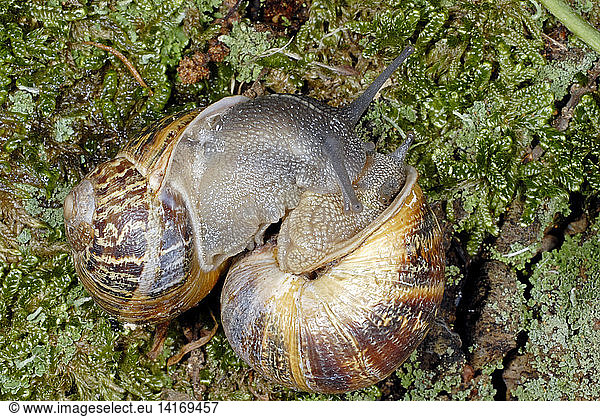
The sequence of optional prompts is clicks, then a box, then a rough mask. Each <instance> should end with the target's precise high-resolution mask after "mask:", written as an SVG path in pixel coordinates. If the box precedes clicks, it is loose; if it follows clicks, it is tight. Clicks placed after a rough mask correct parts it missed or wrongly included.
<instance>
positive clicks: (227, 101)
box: [64, 49, 411, 323]
mask: <svg viewBox="0 0 600 417" xmlns="http://www.w3.org/2000/svg"><path fill="white" fill-rule="evenodd" d="M410 52H411V50H410V49H407V50H406V51H405V52H403V54H402V55H401V56H399V57H398V58H397V59H396V60H394V62H393V63H392V64H391V65H390V66H389V67H388V68H386V69H385V70H384V71H383V73H382V74H380V75H379V77H377V79H376V80H375V81H374V82H373V83H372V84H371V85H370V86H369V87H368V88H367V90H365V92H364V93H363V94H362V95H361V96H360V97H359V98H357V99H356V100H355V101H354V102H352V103H351V104H349V105H348V106H345V107H342V108H333V107H330V106H327V105H325V104H323V103H320V102H318V101H317V100H314V99H310V98H307V97H301V96H292V95H277V94H274V95H270V96H265V97H259V98H257V99H255V100H249V99H247V98H245V97H242V96H233V97H226V98H224V99H222V100H220V101H218V102H216V103H214V104H212V105H210V106H208V107H207V108H205V109H203V110H202V111H192V112H189V113H185V114H179V115H175V116H171V117H167V118H165V119H163V120H161V121H159V122H158V123H156V124H155V125H152V126H150V127H149V128H147V129H145V130H144V131H143V132H142V133H141V134H140V135H139V136H138V137H135V138H133V139H132V140H131V141H130V142H129V143H128V144H127V145H126V146H125V148H124V149H123V150H122V151H121V152H119V154H118V155H117V157H116V158H115V159H114V160H112V161H108V162H105V163H103V164H100V165H99V166H97V167H96V168H95V169H94V170H93V171H92V172H91V173H89V174H88V175H87V176H86V177H85V178H84V179H83V180H82V181H81V183H80V184H78V185H77V186H76V187H74V189H73V190H72V191H71V193H69V195H68V196H67V197H66V199H65V203H64V217H65V229H66V232H67V238H68V240H69V242H70V243H71V246H72V252H73V259H74V263H75V268H76V270H77V272H78V275H79V277H80V278H81V281H82V283H83V285H84V286H85V287H86V288H87V289H88V291H89V292H90V294H91V295H92V297H93V298H94V299H95V300H96V301H97V303H98V304H99V305H100V306H101V307H102V308H104V309H105V310H107V311H108V312H109V313H110V314H112V315H114V316H116V317H117V318H119V319H121V320H124V321H129V322H134V323H143V322H161V321H167V320H169V319H171V318H173V317H175V316H177V315H178V314H180V313H181V312H182V311H184V310H185V309H188V308H190V307H191V306H193V305H194V304H196V303H197V302H198V301H200V299H202V298H203V297H204V296H205V295H206V294H207V293H208V292H209V291H210V289H211V288H212V286H213V285H214V283H215V282H216V280H217V278H218V274H219V271H220V270H222V269H223V268H224V267H225V263H226V262H227V260H228V259H229V258H231V257H232V256H234V255H237V254H238V253H240V252H242V251H244V250H246V249H248V248H252V247H253V246H254V245H255V244H257V243H261V242H262V239H263V235H264V232H265V230H266V229H267V228H268V226H269V225H271V224H273V223H276V222H278V221H279V220H280V219H281V218H282V217H283V216H284V215H285V213H286V212H288V211H290V210H293V209H294V208H295V206H296V205H297V204H298V203H299V201H300V196H301V195H302V193H303V192H305V191H312V192H317V193H339V194H340V195H341V198H342V200H343V203H344V212H348V213H350V212H353V213H361V212H362V211H363V210H362V208H363V207H362V204H361V203H360V202H359V201H358V199H357V197H356V192H355V189H354V186H353V184H352V182H353V181H354V180H355V179H356V177H357V176H358V175H359V173H360V172H361V171H362V169H363V167H364V165H365V161H366V159H367V153H368V152H370V151H371V150H370V146H369V145H367V144H365V143H363V142H361V141H360V140H359V139H358V138H357V137H356V136H355V134H354V133H353V128H354V125H355V124H356V122H357V120H358V119H359V118H360V116H361V115H362V113H363V112H364V110H365V109H366V107H367V106H368V104H369V103H370V101H371V100H372V99H373V97H374V96H375V94H376V93H377V91H378V90H379V89H380V87H381V86H382V85H383V83H384V82H385V81H386V80H387V78H389V76H390V75H391V73H392V72H393V71H394V70H395V69H396V68H397V67H398V66H399V65H400V64H401V63H402V62H403V60H404V59H405V58H406V57H407V56H408V54H410Z"/></svg>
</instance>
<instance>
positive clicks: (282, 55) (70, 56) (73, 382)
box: [0, 0, 600, 400]
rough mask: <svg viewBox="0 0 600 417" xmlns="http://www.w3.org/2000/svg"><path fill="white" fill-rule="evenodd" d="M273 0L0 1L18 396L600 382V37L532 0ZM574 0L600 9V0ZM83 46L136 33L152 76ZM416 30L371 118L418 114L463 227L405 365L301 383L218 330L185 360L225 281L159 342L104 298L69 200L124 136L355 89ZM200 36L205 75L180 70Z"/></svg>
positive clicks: (8, 291) (0, 231)
mask: <svg viewBox="0 0 600 417" xmlns="http://www.w3.org/2000/svg"><path fill="white" fill-rule="evenodd" d="M256 3H257V2H252V4H251V5H248V4H246V3H245V2H242V3H241V6H240V8H239V9H238V10H237V11H232V12H230V10H231V7H232V6H233V4H235V2H233V1H226V2H221V1H217V0H177V1H164V0H145V1H136V2H133V1H129V0H109V1H88V2H83V1H80V0H67V1H57V0H33V1H30V2H23V1H20V0H0V325H1V330H0V335H1V337H0V398H1V399H5V400H6V399H158V398H169V399H246V400H249V399H266V398H270V399H334V398H341V399H351V400H359V399H367V400H369V399H378V398H381V399H504V398H509V399H528V400H529V399H598V398H600V392H599V390H598V387H597V384H596V383H595V381H598V380H599V379H600V356H599V353H598V352H599V351H598V349H597V346H598V345H599V344H600V315H599V313H598V312H599V311H600V309H599V308H598V307H599V300H600V269H599V266H598V265H599V262H598V260H599V259H600V244H599V242H600V235H599V234H598V232H599V228H600V220H599V218H598V213H599V211H600V209H599V208H600V204H599V201H600V200H599V195H598V190H599V189H600V168H599V162H600V161H599V157H600V96H599V95H598V93H597V91H596V77H597V76H598V74H599V73H600V67H599V65H598V64H597V61H598V58H599V57H598V55H597V54H595V53H594V52H592V51H591V50H590V49H589V48H587V47H586V45H585V44H584V43H583V42H581V41H580V40H579V39H577V38H574V37H572V36H570V35H569V33H568V32H567V31H566V30H565V29H564V27H563V26H562V25H561V24H560V23H559V22H557V21H556V20H555V19H554V18H552V17H551V16H550V15H548V14H547V13H546V12H545V11H544V10H543V9H542V8H541V7H539V6H538V5H537V3H536V2H532V1H517V0H503V1H491V0H480V1H475V2H452V1H449V0H413V1H395V0H392V1H385V2H383V1H364V0H363V1H360V2H359V1H354V0H347V1H335V2H331V1H324V0H314V1H312V2H286V5H287V8H285V7H283V6H281V4H279V3H278V2H273V1H268V0H267V1H263V2H261V3H260V7H258V8H257V7H256ZM571 3H572V5H573V6H574V7H576V8H578V10H579V11H580V12H582V13H583V16H584V17H585V18H586V19H587V20H588V21H589V22H590V23H592V24H593V25H596V27H599V21H600V6H598V5H596V3H595V2H589V1H588V2H586V1H572V2H571ZM86 41H93V42H99V43H103V44H105V45H109V46H112V47H113V48H115V49H116V50H119V51H120V52H122V53H123V54H124V55H125V56H126V57H127V58H128V59H129V60H130V61H131V63H132V64H133V66H135V67H136V68H137V70H138V71H139V72H140V75H141V77H142V78H143V79H144V80H145V81H146V82H147V83H148V85H149V89H147V88H143V87H141V86H140V85H139V83H138V82H137V81H136V80H135V78H134V77H133V76H132V74H131V72H130V71H129V70H128V69H127V68H126V67H125V65H124V64H123V63H122V62H121V61H120V60H119V59H117V58H116V57H115V56H113V55H112V54H110V53H107V52H105V51H103V50H101V49H99V48H97V47H94V46H92V45H88V44H85V43H84V42H86ZM219 42H221V43H219ZM407 43H412V44H413V45H415V48H416V52H415V53H414V54H413V55H412V56H411V57H410V58H409V60H408V62H407V64H406V65H405V66H404V67H403V68H402V69H400V70H399V71H398V72H397V74H396V75H395V76H394V80H393V81H394V82H393V83H392V84H391V86H389V87H388V88H386V89H385V90H384V91H383V93H382V97H381V99H380V100H378V101H376V102H375V103H374V104H373V105H372V106H371V108H370V110H369V111H368V113H367V115H366V116H365V117H364V118H363V120H362V121H361V123H360V124H359V127H358V132H359V134H361V135H362V136H364V137H365V138H366V139H368V140H375V141H376V144H377V147H378V149H380V150H381V151H389V150H392V149H394V148H395V147H396V146H397V145H398V144H399V143H401V142H402V141H403V136H404V135H405V132H407V131H410V130H412V131H415V133H416V135H417V139H416V141H415V143H414V145H413V146H412V149H411V151H410V154H409V162H410V163H411V164H412V165H414V166H416V167H417V169H418V170H419V172H420V174H421V178H420V182H421V184H422V186H423V187H424V188H425V190H426V191H427V194H428V198H429V200H430V202H431V203H432V206H433V208H434V210H435V211H436V213H437V214H438V217H439V218H440V221H441V223H442V225H443V227H444V236H445V238H444V239H445V244H446V248H447V254H448V269H447V277H448V281H447V282H448V285H447V291H446V295H445V299H444V302H443V306H442V311H441V313H440V315H439V318H438V320H437V321H436V324H435V326H434V328H433V329H432V331H431V332H430V334H429V336H428V337H427V339H426V340H425V342H424V343H423V344H422V345H421V346H420V347H419V349H418V350H417V351H416V352H415V353H414V354H413V355H412V356H411V358H410V359H409V360H408V361H407V362H406V363H405V364H404V365H402V367H401V368H400V369H399V370H398V371H397V372H396V373H395V374H394V375H392V376H391V377H390V378H388V379H387V380H385V381H383V382H381V383H380V384H378V385H377V386H375V387H371V388H368V389H365V390H362V391H359V392H355V393H349V394H346V395H342V396H322V395H308V394H302V393H296V392H293V391H290V390H287V389H284V388H281V387H279V386H276V385H273V384H271V383H268V382H266V381H264V380H263V379H262V378H261V377H260V376H258V375H257V374H255V373H254V372H253V371H252V370H251V369H250V368H248V367H247V366H246V365H245V364H244V363H242V362H241V361H240V360H239V358H237V357H236V355H235V354H234V353H233V351H232V350H231V348H230V347H229V344H228V343H227V341H226V339H225V338H224V335H223V333H222V332H221V331H218V332H217V335H216V336H215V337H214V338H213V339H212V340H211V341H210V343H209V344H208V345H206V346H205V347H203V348H202V349H199V350H197V351H194V352H192V353H191V354H189V355H188V356H186V358H185V359H184V361H183V362H182V363H181V364H178V365H174V366H171V367H167V366H166V359H167V358H168V357H169V356H171V355H173V354H174V353H176V352H177V351H178V349H179V348H180V347H181V346H182V345H183V344H184V343H185V342H186V341H187V340H188V339H194V338H195V337H197V336H198V335H199V333H200V330H201V329H202V327H203V326H204V327H206V328H209V327H210V326H212V323H211V318H210V311H211V310H212V311H215V312H216V311H218V296H217V295H218V294H217V293H218V289H216V290H215V291H214V293H213V294H212V295H211V296H209V297H208V298H207V299H206V300H205V301H203V302H202V303H201V304H200V305H199V306H198V307H197V308H195V309H193V310H191V311H190V312H188V313H186V314H184V315H183V316H182V317H181V318H180V319H178V320H176V321H175V322H173V323H172V325H171V327H170V329H169V332H168V335H167V339H166V343H165V348H164V350H163V352H162V353H161V355H160V356H159V357H158V358H157V359H154V360H151V359H149V358H148V356H147V353H148V351H149V350H150V347H151V344H152V338H153V330H154V328H153V327H151V326H145V327H136V328H132V327H130V326H125V325H123V324H120V323H118V322H116V321H114V320H112V319H111V318H109V317H107V316H106V314H104V313H103V312H102V311H100V310H99V309H98V308H97V307H96V306H95V305H94V303H93V301H92V300H91V298H90V296H89V295H88V294H87V293H86V291H85V290H84V289H83V288H82V287H81V285H80V284H79V283H78V281H77V277H76V274H75V272H74V269H73V265H72V262H71V259H70V256H69V254H68V246H67V244H66V242H65V237H64V225H63V219H62V200H63V198H64V196H65V195H66V193H67V192H68V190H69V189H70V188H71V187H72V186H73V185H74V184H75V183H76V182H77V181H78V180H79V179H80V178H81V177H82V176H83V175H85V173H87V172H89V171H90V170H91V169H92V168H93V167H94V166H95V165H96V164H97V163H99V162H101V161H104V160H106V159H109V158H111V157H112V156H114V155H115V153H116V152H117V150H118V149H119V148H120V147H121V146H122V145H123V143H124V142H125V141H126V138H127V137H128V136H130V135H132V134H135V133H136V132H137V131H139V130H140V129H141V127H142V126H144V125H145V124H147V123H149V122H151V121H154V120H156V119H157V118H160V117H161V116H163V115H165V114H171V113H174V112H176V111H179V110H183V109H187V108H193V107H197V106H202V105H205V104H207V103H210V102H213V101H215V100H217V99H219V98H220V97H223V96H226V95H229V94H231V93H238V92H246V93H248V94H249V93H250V91H254V92H255V93H261V92H263V91H264V90H270V91H277V92H295V93H302V94H308V95H311V96H313V97H316V98H319V99H323V100H327V101H328V102H329V103H331V104H332V105H339V104H343V103H347V102H349V101H350V100H352V98H354V97H356V96H357V95H358V94H359V92H360V91H362V90H363V89H364V88H365V86H366V85H367V84H368V83H369V82H370V81H371V80H372V79H373V78H374V77H375V76H376V75H377V74H378V73H379V71H380V70H381V69H382V68H383V66H384V65H385V63H387V62H389V61H390V60H391V59H392V58H394V57H395V56H397V55H398V54H399V52H400V51H401V49H402V48H403V47H404V46H405V45H406V44H407ZM222 44H224V45H225V46H226V47H227V49H228V50H229V54H228V55H226V56H220V55H219V54H218V53H215V51H216V52H218V51H222V50H223V48H222ZM215 45H220V46H219V47H216V46H215ZM215 48H217V49H215ZM219 48H220V49H219ZM194 54H197V55H196V57H199V58H198V59H192V60H189V61H187V62H188V63H189V62H192V63H195V65H197V67H193V66H192V67H189V65H188V66H187V67H186V70H187V71H188V73H186V74H187V75H190V74H189V71H190V70H191V71H192V72H193V71H196V72H195V73H194V74H192V75H194V76H196V78H195V82H194V83H193V84H190V85H186V84H184V83H183V81H182V78H180V76H179V75H178V72H177V70H178V67H180V68H182V62H184V60H185V59H186V58H188V57H191V56H193V55H194ZM221 55H222V54H221ZM202 57H206V59H205V60H204V61H203V60H202V59H204V58H202ZM181 71H182V70H181V69H180V72H181ZM181 74H183V72H181ZM206 74H208V78H206V77H205V75H206ZM150 90H151V91H152V94H151V92H150Z"/></svg>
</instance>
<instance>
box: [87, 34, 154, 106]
mask: <svg viewBox="0 0 600 417" xmlns="http://www.w3.org/2000/svg"><path fill="white" fill-rule="evenodd" d="M83 44H84V45H92V46H95V47H96V48H100V49H103V50H105V51H106V52H110V53H111V54H113V55H114V56H116V57H117V58H119V59H120V60H121V62H122V63H123V64H125V66H126V67H127V69H128V70H129V72H131V75H133V78H135V79H136V81H137V82H138V83H139V84H140V85H141V86H142V87H143V88H146V89H148V94H149V95H151V96H152V95H154V92H153V91H152V89H151V88H150V87H148V84H146V82H145V81H144V79H143V78H142V76H141V75H140V73H139V72H138V70H137V69H135V67H134V66H133V64H132V63H131V61H129V60H128V59H127V57H126V56H125V55H123V54H122V53H121V52H119V51H117V50H116V49H115V48H112V47H110V46H107V45H104V44H102V43H98V42H93V41H85V42H83Z"/></svg>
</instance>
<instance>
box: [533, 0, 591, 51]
mask: <svg viewBox="0 0 600 417" xmlns="http://www.w3.org/2000/svg"><path fill="white" fill-rule="evenodd" d="M540 3H542V4H543V5H544V6H546V8H547V9H548V10H549V11H550V13H552V14H553V15H554V16H555V17H556V18H557V19H558V20H560V21H561V22H562V23H563V24H564V25H565V26H566V27H567V28H568V29H569V30H570V31H571V32H573V33H574V34H575V35H577V36H578V37H579V38H581V40H583V41H584V42H585V43H587V44H588V45H589V46H590V48H592V49H593V50H594V51H596V52H597V53H599V54H600V32H598V30H597V29H596V28H594V27H593V26H592V25H590V24H589V23H588V22H586V21H585V20H583V18H582V17H581V16H579V15H578V14H577V13H576V12H575V11H574V10H573V9H572V8H571V7H570V6H569V5H568V4H567V3H565V2H564V1H563V0H540Z"/></svg>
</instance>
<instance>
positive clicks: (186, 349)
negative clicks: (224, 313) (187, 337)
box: [167, 311, 219, 366]
mask: <svg viewBox="0 0 600 417" xmlns="http://www.w3.org/2000/svg"><path fill="white" fill-rule="evenodd" d="M210 316H211V317H212V319H213V320H214V322H215V325H214V326H213V328H212V329H210V330H203V332H204V333H205V334H204V336H202V337H201V338H200V339H198V340H194V341H193V342H190V343H188V344H186V345H184V346H183V347H182V348H181V350H180V351H179V353H178V354H177V355H174V356H171V357H170V358H169V360H168V361H167V366H171V365H174V364H176V363H178V362H179V361H180V360H181V359H183V357H184V356H185V355H186V354H188V353H189V352H191V351H192V350H196V349H198V348H200V347H202V346H204V345H205V344H207V343H208V342H209V341H210V339H212V338H213V336H214V335H215V333H217V328H218V327H219V323H217V319H216V318H215V315H214V314H213V312H212V311H211V312H210Z"/></svg>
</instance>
